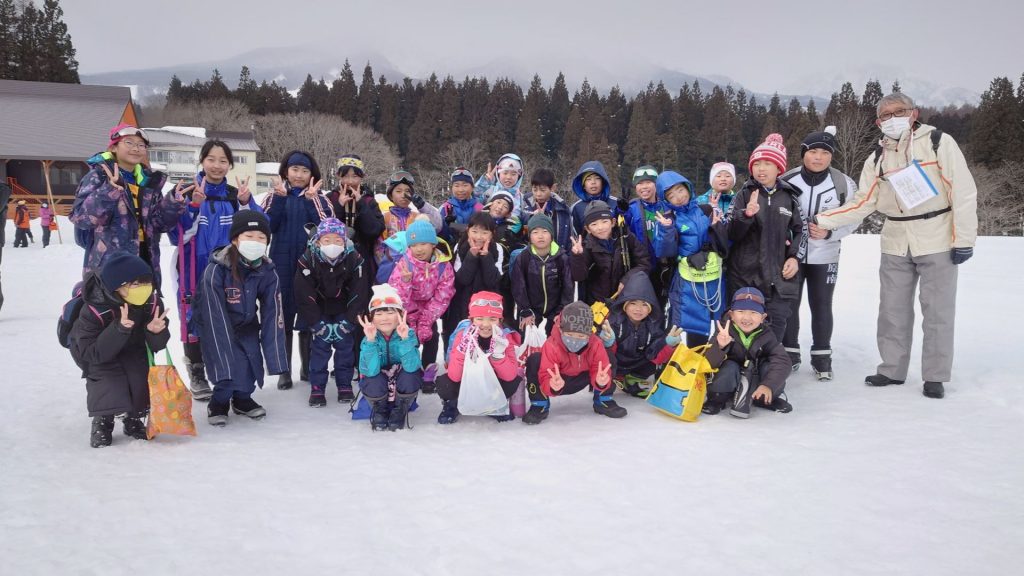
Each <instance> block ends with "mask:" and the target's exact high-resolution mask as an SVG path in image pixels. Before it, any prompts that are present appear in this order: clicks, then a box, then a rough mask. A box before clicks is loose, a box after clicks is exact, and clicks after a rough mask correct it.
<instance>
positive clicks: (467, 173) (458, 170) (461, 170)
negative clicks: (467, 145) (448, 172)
mask: <svg viewBox="0 0 1024 576" xmlns="http://www.w3.org/2000/svg"><path fill="white" fill-rule="evenodd" d="M456 176H467V177H469V178H472V177H473V173H472V172H470V171H469V170H466V169H465V168H456V169H455V171H454V172H452V178H455V177H456Z"/></svg>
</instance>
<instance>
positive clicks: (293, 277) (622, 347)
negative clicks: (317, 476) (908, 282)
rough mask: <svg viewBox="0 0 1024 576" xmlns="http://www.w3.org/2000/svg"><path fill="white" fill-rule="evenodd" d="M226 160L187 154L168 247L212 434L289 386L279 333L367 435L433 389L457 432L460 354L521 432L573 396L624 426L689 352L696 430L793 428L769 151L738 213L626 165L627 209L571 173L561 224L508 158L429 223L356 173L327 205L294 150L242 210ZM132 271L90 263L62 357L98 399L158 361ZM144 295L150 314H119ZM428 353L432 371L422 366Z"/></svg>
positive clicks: (454, 181) (782, 188)
mask: <svg viewBox="0 0 1024 576" xmlns="http://www.w3.org/2000/svg"><path fill="white" fill-rule="evenodd" d="M232 158H233V156H232V154H231V150H230V148H229V147H228V145H227V144H226V143H224V142H220V141H211V142H208V143H207V144H206V146H204V147H203V150H202V153H201V159H200V162H201V164H202V167H203V170H202V171H201V172H200V173H199V174H198V175H197V176H196V178H195V181H194V182H191V183H189V184H188V186H187V187H184V188H182V187H180V186H179V191H181V192H183V193H184V197H185V199H186V201H187V203H188V204H187V208H186V210H185V212H184V214H182V215H181V216H180V220H179V223H178V226H177V228H176V229H175V230H172V231H171V240H172V242H173V243H175V244H177V245H178V253H177V263H178V264H177V276H178V285H179V290H178V293H177V303H178V307H179V316H180V318H181V322H182V324H181V335H182V339H183V341H184V343H185V348H186V356H187V358H188V362H189V375H190V380H191V387H192V389H193V392H194V395H195V397H196V399H199V400H209V406H208V420H209V423H210V424H212V425H215V426H223V425H225V424H226V423H227V422H228V413H229V412H230V411H232V410H233V411H234V413H235V414H238V415H244V416H247V417H249V418H257V419H258V418H262V417H263V416H265V414H266V411H265V410H264V409H263V407H262V406H260V405H259V404H258V403H257V402H256V401H255V400H254V399H253V393H254V391H255V389H256V387H257V386H261V387H262V385H263V379H264V374H265V373H269V374H272V375H279V379H278V388H281V389H288V388H290V387H292V385H293V381H292V379H291V356H292V350H293V342H292V334H293V331H296V330H297V331H299V334H300V336H299V338H298V341H299V342H298V343H299V345H298V349H299V355H300V358H301V368H300V378H301V379H306V378H308V380H309V382H310V396H309V405H310V406H313V407H322V406H325V405H326V404H327V400H326V396H327V391H326V388H327V383H328V380H330V379H331V378H332V377H333V380H334V383H335V386H336V387H337V398H338V401H339V402H345V403H348V402H352V401H354V398H355V394H354V390H353V387H352V383H353V381H357V382H358V384H359V390H360V392H361V393H362V395H363V396H364V397H365V398H366V400H367V402H368V403H369V404H370V406H371V410H372V413H371V418H370V422H371V425H372V427H373V429H375V430H398V429H401V428H404V427H405V426H406V422H407V418H408V413H409V410H410V408H411V407H412V405H413V403H414V401H415V399H416V397H417V394H418V393H420V392H421V391H423V392H433V391H435V389H436V391H437V393H438V394H439V396H440V397H441V399H442V409H441V413H440V414H439V416H438V418H437V420H438V422H439V423H441V424H451V423H453V422H455V421H456V420H457V419H458V418H459V410H458V398H459V393H460V387H461V386H462V382H461V381H462V375H463V366H464V364H465V362H466V354H467V351H468V350H470V349H471V348H473V347H479V349H480V350H481V351H483V353H484V354H485V355H486V357H487V359H488V363H489V364H490V365H491V369H493V371H494V373H495V375H496V376H497V380H498V382H499V384H500V387H501V388H502V391H503V392H504V393H505V396H506V397H507V398H509V397H511V396H512V395H513V393H514V392H515V391H516V390H517V389H518V388H519V386H520V384H521V383H523V379H524V378H525V389H526V392H527V394H528V397H529V400H530V407H529V410H528V411H527V412H526V414H525V416H524V417H523V421H524V422H526V423H528V424H537V423H540V422H542V421H543V420H545V419H546V418H547V417H548V414H549V410H550V398H551V397H552V396H558V395H562V394H572V393H575V392H579V391H582V390H584V389H587V390H590V391H592V393H593V397H594V398H593V407H594V411H595V412H597V413H599V414H602V415H605V416H608V417H611V418H621V417H623V416H625V415H626V409H625V408H623V407H622V406H619V405H618V404H617V403H616V402H615V400H614V399H613V395H614V392H615V390H616V389H621V390H624V391H626V392H627V393H629V394H631V395H635V396H640V397H643V396H644V395H645V394H646V393H647V390H648V388H649V386H650V384H651V382H652V379H653V378H655V377H656V375H657V373H658V370H659V368H660V366H662V365H663V364H664V363H665V362H666V361H667V360H668V358H669V357H670V356H671V354H672V351H673V350H674V349H675V347H676V346H679V345H681V344H684V343H685V345H687V346H690V347H693V346H699V345H703V344H707V345H708V350H707V356H708V358H709V360H710V361H711V364H712V365H713V366H714V367H716V368H718V369H719V372H718V374H716V375H715V376H714V378H713V384H712V386H711V388H710V392H711V394H710V396H709V398H708V401H707V403H706V405H705V411H706V412H707V413H716V412H718V411H720V410H721V409H722V408H724V407H725V406H726V405H727V404H728V403H729V402H732V413H733V414H734V415H737V416H744V417H745V415H747V414H749V406H750V404H751V403H753V404H755V405H760V406H764V407H766V408H770V409H773V410H776V411H779V412H788V411H789V410H790V409H791V408H792V407H791V405H790V404H789V403H788V402H787V401H786V399H785V395H784V386H785V379H786V375H787V374H788V372H789V370H788V367H789V361H788V360H787V356H786V353H785V350H784V348H782V347H781V345H780V344H779V341H780V340H781V339H782V335H783V334H784V333H785V320H786V317H787V316H788V314H789V304H790V301H791V300H792V298H794V297H796V294H795V289H794V286H798V284H797V279H796V272H797V266H796V265H797V262H799V260H800V258H801V257H802V254H803V250H804V249H805V245H806V231H805V229H804V225H803V223H802V220H801V212H800V206H799V202H798V200H797V198H796V197H797V194H798V193H797V192H795V189H794V188H793V187H792V186H790V185H789V184H788V183H787V182H785V181H784V180H781V179H779V175H780V174H781V173H782V172H784V171H785V168H786V152H785V148H784V147H783V146H782V141H781V138H780V137H779V136H778V135H775V134H773V135H771V136H769V137H768V139H767V140H766V141H765V143H763V144H762V145H761V146H759V147H758V148H757V149H756V150H755V151H754V152H753V154H752V155H751V157H750V162H749V166H748V168H749V171H750V174H751V178H750V180H748V181H747V182H746V183H745V184H744V185H742V186H741V187H740V189H739V192H738V193H736V194H735V195H734V194H733V192H732V190H733V187H734V186H735V173H736V172H735V168H734V167H733V166H732V165H731V164H727V163H719V164H716V165H715V166H714V167H713V168H712V171H711V174H710V181H711V185H712V188H711V190H709V191H708V192H707V194H705V196H703V197H702V198H706V200H707V202H702V201H701V200H700V199H698V198H697V195H696V193H695V190H694V186H693V184H692V183H691V182H690V181H689V180H688V179H687V178H685V177H684V176H682V175H681V174H679V173H677V172H672V171H665V172H662V173H658V171H657V170H656V169H655V168H653V167H651V166H642V167H640V168H639V169H638V170H637V171H636V173H635V175H634V178H633V185H634V188H635V191H636V198H635V199H634V200H633V201H632V202H630V203H626V202H623V201H620V200H618V199H617V198H615V197H613V196H612V195H611V183H610V181H609V178H608V176H607V173H606V171H605V169H604V167H603V166H602V165H601V163H600V162H587V163H585V164H584V165H583V166H582V167H581V168H580V170H579V172H578V173H577V174H576V176H575V178H574V179H573V184H572V188H573V192H574V193H575V195H576V196H577V197H578V198H579V201H578V202H576V203H575V204H574V205H572V207H571V209H570V207H569V206H568V205H567V204H566V203H565V201H564V200H563V199H562V198H561V197H560V196H559V195H558V194H557V188H556V185H555V178H554V174H553V173H552V172H551V171H550V170H547V169H540V170H536V171H535V172H534V173H533V174H532V176H531V178H530V187H529V192H526V191H524V190H523V184H524V181H525V180H524V176H525V172H524V166H523V162H522V160H521V159H520V158H519V157H518V156H516V155H514V154H506V155H503V156H502V157H501V158H499V160H498V162H497V163H496V165H494V166H493V167H489V169H488V173H487V174H485V175H484V176H482V177H481V178H480V179H479V180H477V181H476V182H475V185H474V180H473V175H472V173H471V172H470V171H469V170H467V169H464V168H459V169H456V170H455V171H454V172H453V173H452V174H451V187H450V190H451V197H450V198H448V199H447V200H446V201H445V202H444V203H443V204H442V205H441V206H440V207H434V206H432V205H431V204H429V203H428V202H426V201H425V200H424V199H423V198H422V197H421V196H420V195H419V194H417V193H416V190H415V186H416V182H415V179H414V177H413V176H412V175H411V174H409V173H408V172H405V171H398V172H396V173H394V174H393V175H392V176H391V178H390V180H389V182H388V186H387V193H386V197H387V199H386V201H381V202H378V201H377V200H376V199H374V196H373V195H372V194H371V193H370V192H369V191H368V190H367V189H366V188H365V187H364V186H363V183H362V178H363V176H364V166H363V163H362V160H361V159H360V158H359V157H358V156H355V155H347V156H344V157H342V158H341V160H339V162H338V170H337V176H338V179H339V181H340V184H339V186H338V188H337V189H336V190H334V191H332V192H330V193H329V194H326V195H325V194H323V193H321V186H322V183H323V180H322V177H321V173H320V169H319V167H318V165H317V163H316V161H315V160H314V159H313V157H312V156H311V155H310V154H308V153H306V152H303V151H293V152H290V153H289V154H287V155H285V157H284V158H283V159H282V162H281V168H280V176H281V183H280V185H278V186H277V187H275V189H274V191H273V192H272V193H271V194H269V195H268V196H267V198H266V199H265V200H264V201H263V203H262V205H258V204H257V203H256V201H255V200H254V199H253V198H252V194H251V193H250V192H249V190H248V187H247V185H246V184H245V183H240V182H236V184H238V186H237V187H235V186H230V185H228V184H227V182H226V174H227V172H228V170H229V169H230V167H231V164H232ZM268 245H269V250H268ZM726 256H728V259H726ZM135 260H138V258H135ZM135 260H132V261H131V262H128V261H127V260H126V259H125V258H122V257H120V256H118V257H109V258H106V260H105V263H104V265H103V267H102V270H101V271H99V272H98V273H94V274H93V275H92V276H91V277H90V278H89V279H88V280H87V284H86V285H87V286H88V287H89V292H88V294H89V297H90V306H88V307H87V311H85V310H83V312H82V316H81V318H82V319H87V321H86V322H80V323H79V326H80V332H81V333H80V334H78V336H79V337H78V338H77V339H76V345H75V346H74V347H73V352H74V354H75V356H76V359H81V360H82V363H83V365H84V366H85V372H86V375H87V376H88V377H89V379H90V380H89V381H90V383H92V384H94V386H95V387H96V389H97V390H99V389H104V390H107V389H113V388H115V387H116V386H117V385H116V384H115V383H113V382H106V381H105V380H104V379H105V378H109V377H110V376H109V374H111V373H114V372H116V373H117V374H118V375H119V376H118V377H119V378H123V377H127V378H128V380H129V381H130V382H135V381H137V380H138V378H140V376H139V374H138V373H141V371H143V369H144V367H145V362H144V356H145V349H146V346H148V347H149V349H150V350H151V351H156V350H158V349H161V348H162V347H163V346H164V345H165V344H166V341H167V328H166V326H165V325H161V324H160V323H158V322H157V319H158V318H162V317H163V316H162V314H165V313H164V312H162V310H163V308H162V303H161V301H160V298H159V290H158V289H154V277H156V273H155V271H154V270H152V269H151V268H149V267H148V264H146V263H145V262H143V261H142V260H138V261H137V262H136V261H135ZM140 263H141V264H142V266H140V265H139V264H140ZM155 285H156V286H159V285H158V284H155ZM141 286H148V287H149V288H148V290H149V293H148V294H147V297H146V298H145V299H141V298H138V297H135V298H134V299H131V298H130V296H129V292H130V291H131V290H137V289H139V287H141ZM577 296H578V298H577ZM726 308H729V309H730V310H731V311H730V312H729V314H728V315H727V316H726V317H725V319H724V320H723V311H724V310H725V309H726ZM666 310H667V311H668V313H667V314H665V312H666ZM146 316H150V317H152V318H153V320H152V321H150V322H147V320H146ZM107 317H109V318H107ZM105 318H107V319H106V320H105ZM769 319H770V322H769V324H768V326H765V323H766V321H768V320H769ZM439 321H440V329H439V328H438V324H439ZM723 321H724V323H723ZM164 324H165V323H164ZM542 324H543V326H544V329H545V331H546V334H547V339H546V340H545V342H544V344H543V346H542V347H541V349H540V351H539V352H536V353H534V354H532V355H529V356H528V357H522V358H520V357H519V355H518V354H517V352H516V349H517V347H518V345H519V344H520V343H521V342H522V333H523V331H524V330H527V329H529V328H530V327H531V326H533V327H540V326H541V325H542ZM769 328H770V329H769ZM157 329H159V330H157ZM442 346H443V347H444V349H445V350H446V352H445V358H446V359H447V360H446V362H441V363H437V357H438V352H439V351H440V350H441V347H442ZM128 356H131V358H132V359H131V361H130V362H127V361H125V362H123V363H122V360H124V359H125V358H127V357H128ZM332 364H333V370H330V367H331V366H332ZM784 368H785V369H784ZM125 375H127V376H125ZM141 377H142V378H143V380H144V375H143V376H141ZM210 383H212V389H211V387H210ZM131 391H132V394H131V398H130V399H129V400H130V401H127V402H121V403H119V404H117V405H116V406H113V405H111V407H108V406H106V405H103V403H102V402H100V401H99V398H100V397H104V396H105V395H104V394H101V393H99V392H97V393H96V394H94V393H93V390H92V388H90V414H92V415H93V416H95V417H96V418H97V420H96V421H95V422H94V430H93V439H94V442H93V444H94V445H104V444H109V438H110V434H109V428H110V422H109V421H108V419H107V417H108V416H109V415H110V414H112V413H119V412H116V411H120V412H129V413H131V414H137V413H138V412H139V411H140V410H144V402H142V399H141V398H142V396H144V393H145V390H144V389H141V388H140V387H139V386H134V387H132V388H131ZM94 395H95V396H97V399H96V401H95V402H94V399H93V396H94ZM115 396H116V395H115ZM112 410H116V411H115V412H112ZM495 417H496V418H497V419H498V420H509V419H511V418H512V417H511V416H508V415H499V416H495ZM97 423H98V424H97ZM125 426H126V433H127V432H128V430H129V428H131V429H133V430H134V429H135V428H134V427H135V424H132V425H131V426H129V424H128V420H126V424H125ZM133 435H134V434H133Z"/></svg>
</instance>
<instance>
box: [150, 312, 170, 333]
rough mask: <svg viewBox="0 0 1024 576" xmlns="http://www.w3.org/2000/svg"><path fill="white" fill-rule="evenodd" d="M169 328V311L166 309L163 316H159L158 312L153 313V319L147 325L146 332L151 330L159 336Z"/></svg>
mask: <svg viewBox="0 0 1024 576" xmlns="http://www.w3.org/2000/svg"><path fill="white" fill-rule="evenodd" d="M165 328H167V309H166V308H164V313H163V314H157V313H156V310H154V311H153V319H152V320H150V321H149V324H146V330H149V331H150V332H152V333H153V334H159V333H161V332H163V331H164V329H165Z"/></svg>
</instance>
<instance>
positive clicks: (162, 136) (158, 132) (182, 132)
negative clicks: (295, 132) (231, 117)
mask: <svg viewBox="0 0 1024 576" xmlns="http://www.w3.org/2000/svg"><path fill="white" fill-rule="evenodd" d="M144 130H145V131H146V137H147V138H149V141H150V142H151V143H152V144H153V145H154V146H160V145H164V146H195V147H196V148H200V147H202V145H203V144H204V143H206V141H207V140H212V139H216V140H222V141H224V143H226V144H227V145H228V146H230V147H231V150H232V151H233V152H259V151H260V147H259V146H257V145H256V139H255V137H254V136H253V134H252V132H217V131H213V130H205V129H203V128H192V127H182V126H164V127H163V128H144Z"/></svg>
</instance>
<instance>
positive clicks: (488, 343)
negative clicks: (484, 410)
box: [437, 292, 522, 424]
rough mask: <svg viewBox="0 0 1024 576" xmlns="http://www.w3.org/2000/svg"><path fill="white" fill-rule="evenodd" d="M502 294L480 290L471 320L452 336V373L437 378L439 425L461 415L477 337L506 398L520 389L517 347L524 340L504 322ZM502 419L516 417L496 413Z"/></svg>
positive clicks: (472, 301) (473, 302)
mask: <svg viewBox="0 0 1024 576" xmlns="http://www.w3.org/2000/svg"><path fill="white" fill-rule="evenodd" d="M502 307H503V303H502V298H501V294H497V293H495V292H476V293H474V294H473V296H472V297H471V298H470V300H469V319H468V320H464V321H462V322H461V323H460V324H459V326H458V328H457V329H456V331H455V333H454V334H453V335H452V339H451V346H449V350H448V360H447V364H448V372H447V373H446V374H444V375H441V376H438V377H437V395H438V396H440V397H441V414H439V415H438V417H437V423H438V424H452V423H454V422H455V421H456V420H457V419H458V418H459V408H458V403H459V390H460V389H461V386H462V374H463V367H464V366H465V361H466V353H467V352H468V351H469V349H470V347H471V346H473V341H474V339H475V340H476V344H477V345H479V346H480V349H481V350H483V351H484V353H486V354H487V357H488V361H489V362H490V365H491V368H493V369H494V373H495V375H496V376H497V377H498V382H500V383H501V389H502V391H503V392H504V393H505V398H511V397H512V395H513V394H515V392H516V390H517V389H518V388H519V384H520V377H519V362H518V360H517V359H516V346H519V344H521V343H522V339H521V338H520V336H519V333H518V332H516V331H515V330H513V329H511V328H509V327H507V326H504V325H502V318H503V317H504V311H503V310H502ZM494 418H495V419H496V420H498V421H499V422H507V421H509V420H514V419H515V416H512V415H511V414H509V415H507V416H494Z"/></svg>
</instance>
